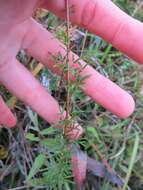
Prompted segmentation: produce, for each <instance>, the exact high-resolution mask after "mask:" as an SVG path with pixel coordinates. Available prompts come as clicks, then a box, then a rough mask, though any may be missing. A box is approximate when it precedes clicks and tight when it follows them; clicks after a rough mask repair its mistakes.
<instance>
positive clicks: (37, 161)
mask: <svg viewBox="0 0 143 190" xmlns="http://www.w3.org/2000/svg"><path fill="white" fill-rule="evenodd" d="M44 162H45V155H43V154H39V155H38V156H37V157H36V159H35V161H34V164H33V166H32V168H31V170H30V172H29V175H28V177H27V180H30V179H31V178H32V177H33V176H34V175H35V174H36V173H37V172H38V171H39V170H40V168H41V167H42V166H43V164H44Z"/></svg>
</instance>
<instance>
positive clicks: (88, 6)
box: [81, 0, 98, 27]
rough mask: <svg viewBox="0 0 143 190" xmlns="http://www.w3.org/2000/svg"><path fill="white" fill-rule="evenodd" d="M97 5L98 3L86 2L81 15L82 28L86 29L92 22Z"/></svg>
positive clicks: (89, 0)
mask: <svg viewBox="0 0 143 190" xmlns="http://www.w3.org/2000/svg"><path fill="white" fill-rule="evenodd" d="M97 5H98V1H91V0H88V1H87V3H85V5H84V7H83V10H82V14H81V25H82V26H83V27H88V26H89V25H90V23H91V22H92V21H93V19H94V17H95V15H96V9H97Z"/></svg>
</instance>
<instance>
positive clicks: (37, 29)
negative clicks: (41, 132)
mask: <svg viewBox="0 0 143 190" xmlns="http://www.w3.org/2000/svg"><path fill="white" fill-rule="evenodd" d="M69 3H70V8H71V14H70V20H71V22H72V23H74V24H77V25H79V26H81V27H84V28H87V29H88V30H89V31H90V32H92V33H94V34H97V35H99V36H100V37H102V38H103V39H105V40H106V41H108V42H109V43H111V44H113V46H114V47H116V48H117V49H119V50H120V51H122V52H124V53H125V54H127V55H128V56H129V57H131V58H133V59H134V60H136V61H137V62H140V63H142V62H143V54H142V52H143V45H142V44H143V39H142V38H141V35H142V33H143V25H142V23H141V22H139V21H137V20H135V19H133V18H131V17H129V16H128V15H126V14H125V13H123V12H122V11H121V10H120V9H119V8H117V7H116V6H115V5H114V4H113V3H112V2H111V1H110V0H90V1H89V0H82V1H76V0H69ZM36 7H43V8H46V9H48V10H50V11H51V12H53V13H54V14H56V15H57V16H59V17H61V18H65V17H66V8H65V1H64V0H43V1H38V0H37V1H36V0H31V1H28V0H25V1H20V0H13V1H10V0H6V1H0V42H1V44H0V83H1V84H3V85H4V86H5V87H6V88H7V89H8V90H9V91H10V92H11V93H12V94H14V95H15V96H17V97H18V98H19V99H20V100H22V101H23V102H25V104H27V105H29V106H30V107H31V108H32V109H33V110H34V111H36V112H37V113H38V114H39V115H40V116H41V117H43V118H44V119H45V120H47V121H48V122H49V123H51V124H54V123H57V122H58V121H59V120H60V119H61V118H64V117H65V116H64V115H63V116H61V115H60V114H59V113H60V108H59V105H58V103H57V101H56V100H55V99H53V98H52V97H51V95H50V94H48V93H47V92H46V90H44V88H43V87H41V86H40V84H39V83H38V82H37V80H36V79H34V78H33V77H32V75H31V74H30V72H29V71H28V70H27V69H25V68H24V66H23V65H22V64H20V63H19V62H18V60H16V55H17V53H18V51H19V50H20V49H24V50H26V52H28V54H30V55H31V56H33V57H34V58H36V59H37V60H38V61H40V62H41V63H43V64H44V65H45V66H47V67H48V68H49V69H50V70H51V71H53V72H55V73H57V74H60V73H61V71H60V70H59V68H57V67H54V61H53V59H51V54H52V55H54V56H57V55H58V54H59V53H60V54H61V55H62V56H63V57H64V56H65V54H66V50H65V47H64V45H62V44H61V43H60V42H59V41H58V40H57V39H55V38H54V37H53V35H52V34H51V33H50V32H48V31H46V29H44V28H43V27H42V26H41V25H40V24H38V23H36V21H34V20H33V19H32V18H31V15H32V12H33V10H34V8H36ZM135 42H136V43H135ZM73 57H74V60H78V56H77V55H75V54H73V53H72V52H70V55H69V61H70V66H71V67H73V68H77V67H78V66H79V64H78V63H73V62H74V61H73ZM80 63H81V64H82V65H85V64H86V63H85V62H84V61H82V60H81V61H80ZM59 64H60V63H59ZM61 64H62V63H61ZM80 75H81V77H84V76H87V75H90V77H88V78H86V79H85V81H84V84H83V86H82V90H83V92H84V93H85V94H86V95H88V96H90V97H91V98H92V99H93V100H95V101H96V102H97V103H99V104H101V105H102V106H103V107H104V108H106V109H108V110H109V111H111V112H112V113H113V114H115V115H117V116H119V117H121V118H126V117H128V116H129V115H130V114H131V113H132V112H133V110H134V101H133V99H132V97H131V96H130V95H129V94H128V93H127V92H125V91H124V90H122V89H121V88H120V87H118V86H117V85H116V84H114V83H113V82H111V81H110V80H109V79H106V78H105V77H104V76H102V75H100V74H99V73H98V72H96V71H95V70H94V69H93V68H92V67H91V66H87V67H85V69H84V70H83V71H82V72H81V73H80ZM71 80H74V79H73V77H72V79H71ZM0 124H4V125H7V126H8V127H12V126H14V125H15V124H16V119H15V117H14V116H13V115H12V113H11V112H10V110H9V109H8V108H7V106H6V105H5V104H4V102H3V100H2V98H0ZM79 131H80V132H81V131H82V130H81V128H80V126H79Z"/></svg>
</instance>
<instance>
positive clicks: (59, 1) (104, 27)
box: [43, 0, 143, 63]
mask: <svg viewBox="0 0 143 190" xmlns="http://www.w3.org/2000/svg"><path fill="white" fill-rule="evenodd" d="M69 3H70V10H71V11H70V20H71V22H73V23H74V24H77V25H79V26H81V27H84V28H86V29H88V30H89V31H90V32H92V33H93V34H96V35H98V36H100V37H102V38H103V39H104V40H106V41H107V42H109V43H111V44H112V45H113V46H114V47H116V48H117V49H119V50H120V51H122V52H123V53H125V54H126V55H128V56H129V57H130V58H132V59H134V60H135V61H137V62H139V63H143V38H142V34H143V24H142V23H141V22H139V21H137V20H135V19H133V18H131V17H130V16H128V15H127V14H126V13H124V12H123V11H122V10H120V9H119V8H118V7H117V6H116V5H115V4H114V3H112V1H110V0H82V1H77V0H70V1H69ZM43 6H44V7H45V8H47V9H49V10H51V11H52V12H53V13H54V14H56V15H58V16H59V17H62V18H66V9H65V7H66V6H65V0H52V1H47V0H45V4H44V5H43Z"/></svg>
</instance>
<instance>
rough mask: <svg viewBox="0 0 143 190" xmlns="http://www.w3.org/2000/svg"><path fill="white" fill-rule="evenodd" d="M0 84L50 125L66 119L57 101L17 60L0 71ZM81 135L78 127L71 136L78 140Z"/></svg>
mask: <svg viewBox="0 0 143 190" xmlns="http://www.w3.org/2000/svg"><path fill="white" fill-rule="evenodd" d="M0 82H1V83H2V84H3V85H4V86H5V87H6V88H7V89H8V90H9V91H10V92H11V93H12V94H14V95H15V96H16V97H17V98H19V99H20V100H22V101H23V102H24V103H26V104H27V105H29V106H30V107H31V108H32V109H33V110H34V111H36V112H37V113H38V114H39V115H40V116H41V117H42V118H44V119H45V120H47V121H48V122H49V123H50V124H58V123H59V121H60V120H61V119H64V118H65V113H63V112H62V111H61V110H60V107H59V104H58V103H57V101H56V100H55V99H54V98H53V97H52V96H51V95H50V94H49V93H48V92H47V91H46V90H45V89H44V88H43V87H42V86H41V85H40V84H39V82H38V81H37V80H36V79H35V78H34V77H33V76H32V75H31V73H30V72H29V71H28V70H27V69H26V68H25V67H24V66H23V65H22V64H20V63H19V62H18V61H17V60H16V59H13V60H11V63H10V64H9V63H7V66H6V67H5V69H4V68H3V70H0ZM3 106H4V104H3ZM5 109H6V108H5ZM0 113H1V112H0ZM0 116H1V114H0ZM57 127H60V126H57ZM81 133H82V129H81V127H80V126H79V125H78V126H77V127H76V128H75V129H74V130H73V133H72V134H71V135H72V138H73V136H75V135H76V137H75V138H78V137H79V135H81Z"/></svg>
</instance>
